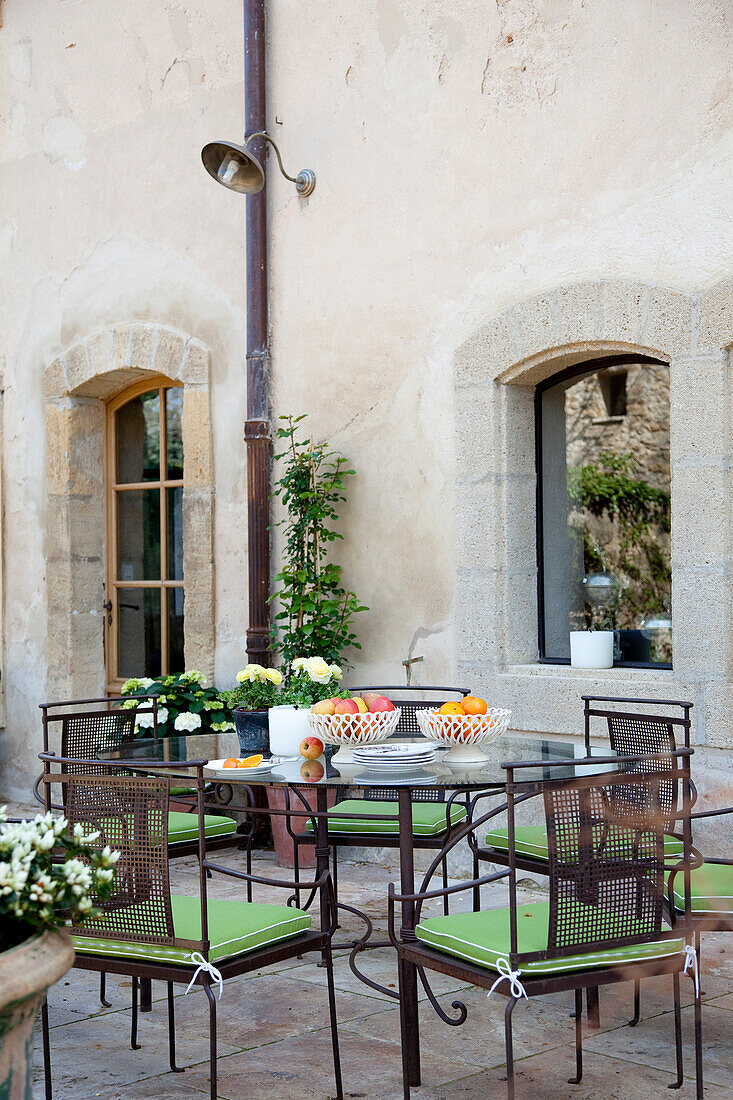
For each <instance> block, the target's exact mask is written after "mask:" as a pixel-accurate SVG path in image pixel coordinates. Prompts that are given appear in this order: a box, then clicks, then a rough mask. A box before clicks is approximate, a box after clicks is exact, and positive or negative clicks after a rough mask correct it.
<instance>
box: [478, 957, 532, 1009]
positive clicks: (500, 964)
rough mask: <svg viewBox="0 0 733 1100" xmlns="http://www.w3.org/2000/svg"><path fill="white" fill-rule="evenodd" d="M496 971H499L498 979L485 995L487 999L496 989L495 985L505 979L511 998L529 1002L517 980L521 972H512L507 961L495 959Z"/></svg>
mask: <svg viewBox="0 0 733 1100" xmlns="http://www.w3.org/2000/svg"><path fill="white" fill-rule="evenodd" d="M496 969H497V970H498V971H499V977H498V978H497V979H496V981H495V982H494V984H493V985H492V987H491V989H490V990H489V992H488V993H487V994H486V996H487V997H490V996H491V994H492V993H493V992H494V990H495V989H496V987H497V985H501V983H502V982H503V981H504V979H505V978H506V979H507V981H508V982H509V990H510V992H511V995H512V997H515V998H516V999H517V1000H519V998H520V997H524V998H525V999H526V1000H529V997H528V996H527V990H526V989H525V988H524V986H523V985H522V983H521V982H520V980H519V975H520V974H521V970H512V969H511V967H510V966H509V960H508V959H497V960H496Z"/></svg>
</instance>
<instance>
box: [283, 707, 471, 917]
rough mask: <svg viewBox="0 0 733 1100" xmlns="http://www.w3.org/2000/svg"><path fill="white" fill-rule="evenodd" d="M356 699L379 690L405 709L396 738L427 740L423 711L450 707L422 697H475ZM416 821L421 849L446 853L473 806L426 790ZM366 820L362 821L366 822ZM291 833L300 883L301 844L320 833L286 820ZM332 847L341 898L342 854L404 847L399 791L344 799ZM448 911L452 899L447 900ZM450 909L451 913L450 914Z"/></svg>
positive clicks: (333, 816)
mask: <svg viewBox="0 0 733 1100" xmlns="http://www.w3.org/2000/svg"><path fill="white" fill-rule="evenodd" d="M349 690H350V691H351V694H352V695H361V694H363V693H364V692H368V691H373V692H378V693H379V694H380V695H386V696H387V697H388V698H389V699H390V700H391V701H392V702H393V703H394V705H395V706H396V707H399V708H400V709H401V712H402V713H401V714H400V720H399V723H398V725H397V728H396V730H395V732H394V734H393V735H392V738H399V739H402V738H406V737H422V731H421V730H420V727H419V726H418V724H417V717H416V714H417V711H418V710H421V709H424V708H435V707H439V706H440V705H441V704H442V703H444V702H445V698H442V699H439V698H432V699H418V698H417V697H416V696H417V694H418V693H422V694H425V693H435V692H441V693H442V694H446V693H448V694H453V695H459V696H461V697H463V696H465V695H469V694H470V692H469V690H468V689H467V688H455V687H453V688H451V687H354V688H350V689H349ZM404 692H410V693H411V695H409V696H407V697H400V695H399V694H398V693H404ZM413 803H414V807H415V808H414V810H413V822H414V826H413V827H414V830H415V833H414V835H415V848H416V849H420V850H426V851H438V850H439V849H440V848H442V846H443V844H444V843H445V841H446V838H447V837H448V836H450V835H451V832H452V830H453V829H454V828H455V827H457V826H458V825H460V824H461V823H462V822H463V821H465V819H466V814H467V807H466V805H462V804H461V803H460V802H459V801H458V800H457V798H456V796H455V795H452V796H451V797H450V798H448V799H447V800H446V797H445V791H442V790H437V789H436V788H434V787H425V788H423V789H419V790H414V791H413ZM370 813H371V814H372V815H374V816H375V817H376V816H378V817H380V818H386V817H389V816H390V815H392V817H393V820H392V821H385V820H382V821H380V822H379V824H377V823H376V822H375V824H374V825H370V823H369V822H368V821H365V820H363V818H365V817H368V816H369V814H370ZM360 818H361V819H362V820H360ZM286 825H287V829H288V832H289V834H290V836H291V838H292V840H293V852H294V868H295V875H296V878H297V877H298V870H299V866H300V860H299V848H300V846H301V845H303V844H306V845H312V844H315V831H314V829H313V826H312V824H310V823H309V826H308V828H307V829H306V830H305V831H302V832H299V833H296V832H295V831H294V830H293V829H292V828H291V825H290V819H289V818H286ZM328 843H329V847H330V848H331V859H332V867H333V871H332V874H333V882H334V891H335V893H336V897H337V899H338V849H339V847H347V846H348V847H350V848H352V847H353V848H374V847H375V845H377V846H379V847H383V848H399V846H400V838H399V833H398V830H397V788H395V787H389V786H384V787H369V788H365V790H364V792H363V797H362V798H348V797H347V796H346V795H342V796H341V799H340V800H338V799H337V802H336V804H335V806H333V807H332V809H331V810H329V823H328ZM442 873H443V884H444V885H445V886H447V885H448V865H447V863H446V864H444V865H443V870H442ZM445 904H446V906H447V904H448V899H447V897H446V900H445ZM447 911H448V910H447V908H446V912H447Z"/></svg>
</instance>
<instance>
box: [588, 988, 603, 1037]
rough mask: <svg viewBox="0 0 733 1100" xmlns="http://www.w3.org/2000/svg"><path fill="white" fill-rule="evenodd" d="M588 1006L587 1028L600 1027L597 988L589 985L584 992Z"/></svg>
mask: <svg viewBox="0 0 733 1100" xmlns="http://www.w3.org/2000/svg"><path fill="white" fill-rule="evenodd" d="M585 997H586V1003H587V1005H588V1027H600V1026H601V1009H600V1005H599V1003H598V986H597V985H590V986H588V988H587V989H586V991H585Z"/></svg>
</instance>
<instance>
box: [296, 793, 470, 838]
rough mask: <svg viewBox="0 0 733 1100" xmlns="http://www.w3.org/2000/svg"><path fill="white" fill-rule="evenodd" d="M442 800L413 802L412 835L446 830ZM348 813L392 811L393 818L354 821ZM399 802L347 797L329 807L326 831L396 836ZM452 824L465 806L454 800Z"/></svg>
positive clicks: (309, 825)
mask: <svg viewBox="0 0 733 1100" xmlns="http://www.w3.org/2000/svg"><path fill="white" fill-rule="evenodd" d="M446 809H447V805H446V803H445V802H413V803H412V831H413V834H414V835H415V836H438V835H439V834H440V833H444V832H445V831H446ZM350 814H377V815H379V814H392V815H394V818H395V820H394V821H374V822H369V821H356V820H354V818H352V817H350V816H349V815H350ZM397 814H398V804H397V803H396V802H377V801H372V800H371V799H367V798H347V799H345V800H344V801H343V802H339V803H338V804H337V805H336V806H332V807H331V809H330V810H329V811H328V831H329V833H340V834H342V835H343V834H348V833H361V834H365V833H366V834H368V835H369V836H396V835H397V834H398V833H399V822H398V821H397ZM450 817H451V825H457V824H458V823H459V822H460V821H464V820H465V817H466V808H465V806H458V805H457V804H456V803H455V802H454V803H453V805H452V806H451V811H450ZM306 828H307V829H308V831H309V832H312V831H313V822H312V821H310V820H309V821H308V823H307V825H306Z"/></svg>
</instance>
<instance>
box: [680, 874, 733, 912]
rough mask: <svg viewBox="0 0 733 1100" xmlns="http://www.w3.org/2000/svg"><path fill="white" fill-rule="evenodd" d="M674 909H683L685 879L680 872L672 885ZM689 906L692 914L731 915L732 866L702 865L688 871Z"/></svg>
mask: <svg viewBox="0 0 733 1100" xmlns="http://www.w3.org/2000/svg"><path fill="white" fill-rule="evenodd" d="M672 891H673V896H674V904H675V909H679V910H680V911H683V910H684V908H685V877H684V875H683V873H682V871H678V872H677V874H676V875H675V876H674V882H673V884H672ZM690 906H691V909H692V912H693V913H724V914H725V913H727V914H733V866H731V864H729V863H703V865H702V867H693V869H692V870H691V871H690Z"/></svg>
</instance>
